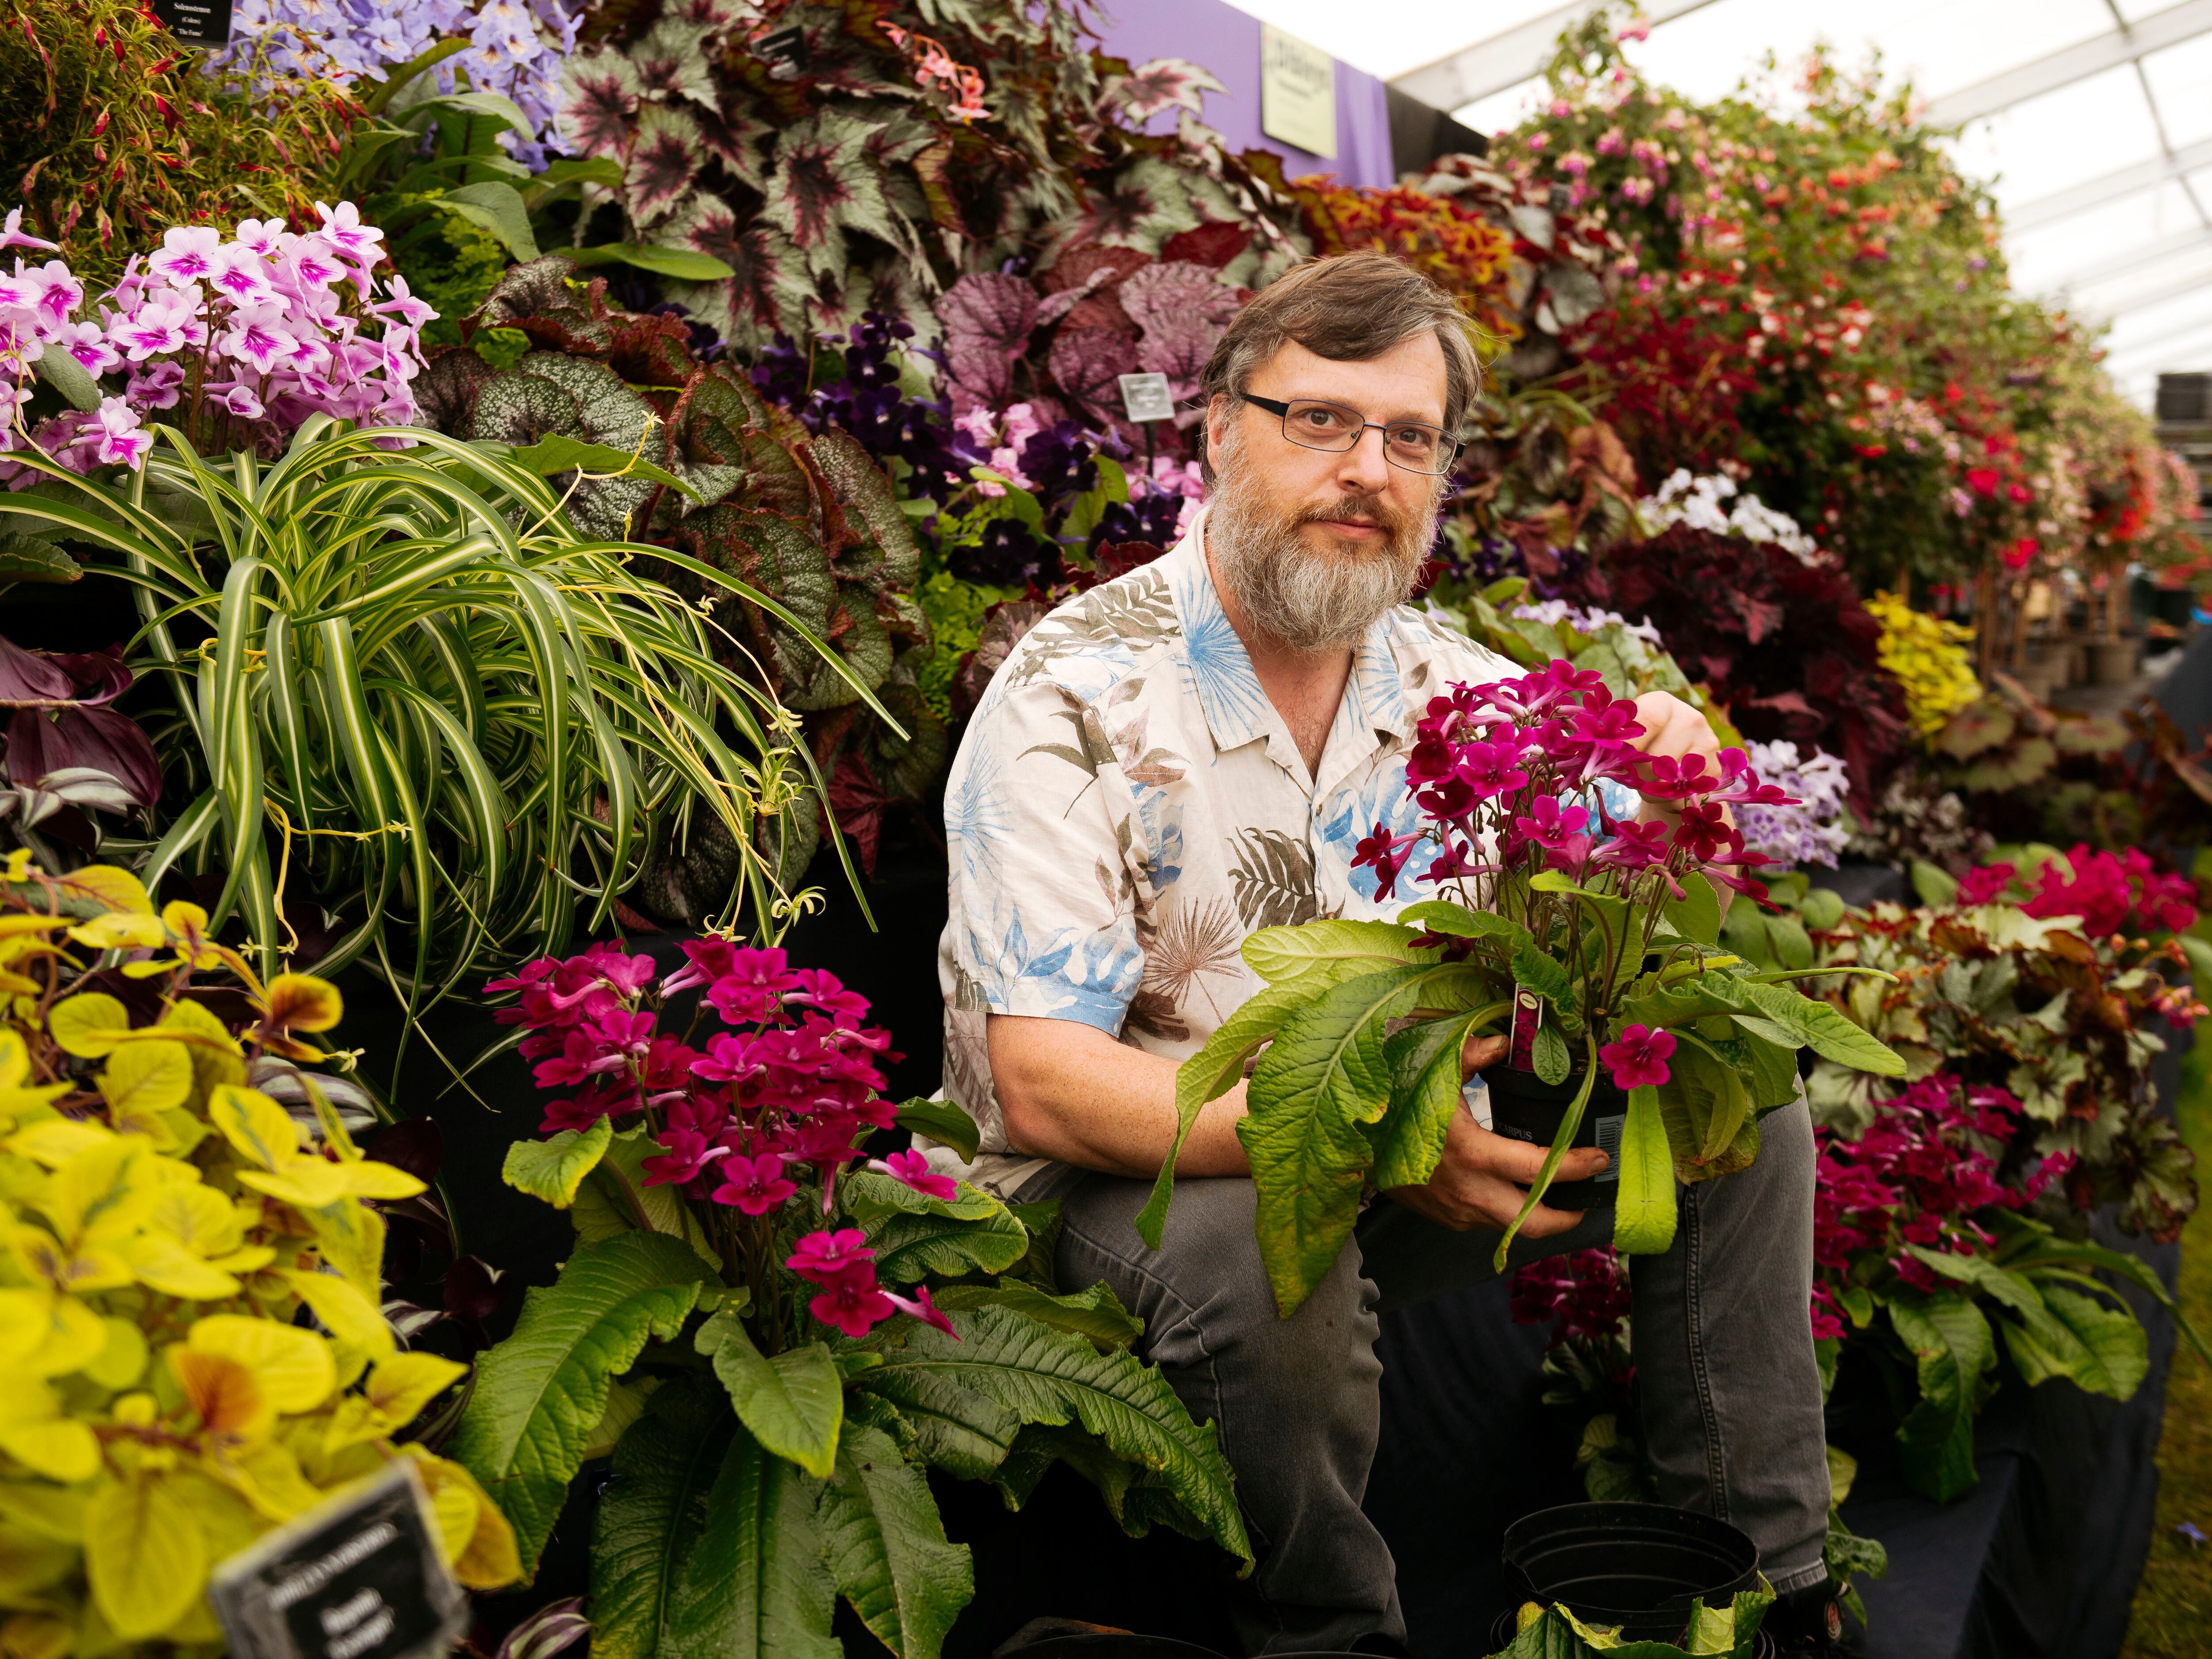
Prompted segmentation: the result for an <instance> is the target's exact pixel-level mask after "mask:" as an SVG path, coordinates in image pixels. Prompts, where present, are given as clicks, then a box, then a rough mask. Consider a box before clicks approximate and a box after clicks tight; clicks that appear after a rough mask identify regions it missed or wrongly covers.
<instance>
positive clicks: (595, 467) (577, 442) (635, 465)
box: [507, 433, 700, 501]
mask: <svg viewBox="0 0 2212 1659" xmlns="http://www.w3.org/2000/svg"><path fill="white" fill-rule="evenodd" d="M507 459H508V460H510V461H512V462H513V463H514V464H515V465H516V466H518V467H520V468H521V469H523V470H524V471H525V472H527V473H532V474H535V475H537V476H538V477H540V478H550V477H551V476H552V475H554V474H555V473H559V472H574V471H582V472H587V473H591V474H593V475H598V476H602V477H613V478H650V479H651V480H652V481H653V482H654V483H656V484H665V485H667V486H668V487H670V488H671V489H677V490H681V491H682V492H683V493H684V494H685V495H687V496H689V497H690V498H691V500H694V501H696V500H699V499H700V496H699V492H698V491H697V490H696V489H694V488H692V487H691V486H690V485H689V484H687V483H685V482H684V481H683V480H682V479H681V478H678V476H677V475H675V474H674V473H672V472H670V471H669V470H667V469H665V468H664V467H656V466H655V465H653V463H652V462H650V461H647V460H645V459H643V458H642V457H640V456H636V455H633V454H631V453H630V452H629V451H627V450H618V449H617V448H615V446H614V445H611V444H587V443H585V442H584V441H583V440H582V439H577V438H566V437H563V436H562V434H560V433H549V434H548V435H547V436H545V437H544V438H541V439H538V441H537V442H536V443H534V444H532V445H529V446H528V447H527V448H524V449H509V450H508V451H507Z"/></svg>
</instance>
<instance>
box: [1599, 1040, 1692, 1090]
mask: <svg viewBox="0 0 2212 1659" xmlns="http://www.w3.org/2000/svg"><path fill="white" fill-rule="evenodd" d="M1674 1046H1675V1044H1674V1032H1669V1031H1662V1030H1660V1029H1658V1028H1657V1027H1656V1026H1624V1027H1622V1029H1621V1033H1620V1038H1619V1039H1618V1040H1617V1041H1614V1042H1611V1043H1607V1044H1606V1045H1605V1046H1604V1047H1603V1048H1601V1049H1600V1050H1598V1051H1597V1057H1598V1058H1599V1059H1600V1060H1601V1061H1603V1062H1604V1063H1605V1064H1606V1067H1607V1069H1609V1070H1610V1071H1611V1072H1612V1073H1613V1082H1614V1084H1615V1085H1616V1086H1617V1087H1620V1088H1624V1089H1634V1088H1646V1087H1657V1086H1658V1085H1660V1084H1662V1083H1663V1082H1665V1081H1667V1079H1668V1075H1670V1074H1669V1073H1668V1069H1667V1060H1668V1056H1670V1055H1672V1054H1673V1053H1674Z"/></svg>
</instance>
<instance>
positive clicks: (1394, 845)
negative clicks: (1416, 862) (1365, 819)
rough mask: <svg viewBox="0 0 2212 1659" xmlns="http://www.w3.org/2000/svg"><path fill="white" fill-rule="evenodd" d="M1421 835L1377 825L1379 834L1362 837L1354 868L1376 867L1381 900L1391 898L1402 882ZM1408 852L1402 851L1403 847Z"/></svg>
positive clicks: (1354, 856) (1377, 894) (1356, 850)
mask: <svg viewBox="0 0 2212 1659" xmlns="http://www.w3.org/2000/svg"><path fill="white" fill-rule="evenodd" d="M1420 839H1421V838H1420V836H1419V834H1418V833H1416V834H1410V835H1393V834H1391V833H1390V826H1389V825H1388V824H1377V825H1376V826H1375V833H1374V834H1372V835H1368V836H1363V837H1361V838H1360V841H1359V845H1358V846H1357V847H1355V848H1354V849H1353V850H1352V869H1359V868H1360V867H1361V866H1362V865H1363V864H1372V865H1373V866H1374V867H1375V897H1376V899H1377V900H1378V901H1379V900H1381V899H1388V898H1389V896H1390V894H1391V893H1392V891H1393V890H1394V889H1395V887H1397V885H1398V872H1399V871H1401V870H1402V869H1405V867H1406V861H1407V859H1408V858H1411V857H1413V847H1414V845H1415V844H1416V843H1418V842H1419V840H1420ZM1401 848H1403V849H1404V851H1400V849H1401Z"/></svg>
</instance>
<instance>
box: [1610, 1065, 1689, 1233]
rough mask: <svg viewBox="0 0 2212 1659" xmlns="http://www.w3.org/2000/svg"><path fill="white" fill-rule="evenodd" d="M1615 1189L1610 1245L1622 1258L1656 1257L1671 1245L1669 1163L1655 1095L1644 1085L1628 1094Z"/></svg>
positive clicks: (1671, 1156)
mask: <svg viewBox="0 0 2212 1659" xmlns="http://www.w3.org/2000/svg"><path fill="white" fill-rule="evenodd" d="M1674 1221H1675V1199H1674V1154H1673V1153H1671V1152H1670V1151H1669V1150H1668V1145H1667V1125H1666V1123H1665V1121H1664V1120H1663V1119H1662V1117H1660V1114H1659V1096H1658V1092H1657V1091H1656V1089H1653V1088H1650V1087H1643V1088H1633V1089H1631V1090H1629V1092H1628V1121H1627V1122H1626V1123H1623V1124H1622V1125H1621V1126H1620V1193H1619V1194H1618V1196H1615V1198H1614V1200H1613V1248H1614V1249H1615V1250H1619V1251H1620V1253H1621V1254H1622V1255H1623V1256H1660V1255H1663V1254H1665V1252H1666V1251H1667V1250H1668V1249H1670V1248H1671V1247H1672V1246H1673V1244H1674Z"/></svg>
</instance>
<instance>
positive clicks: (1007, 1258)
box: [840, 1170, 1030, 1285]
mask: <svg viewBox="0 0 2212 1659" xmlns="http://www.w3.org/2000/svg"><path fill="white" fill-rule="evenodd" d="M840 1185H841V1187H842V1191H843V1193H844V1201H845V1205H846V1208H848V1209H849V1210H850V1211H851V1212H852V1214H853V1215H854V1218H855V1219H856V1220H859V1221H860V1224H861V1226H864V1227H865V1228H866V1229H867V1233H868V1244H869V1247H870V1248H871V1249H872V1250H874V1251H875V1253H876V1275H877V1276H878V1278H880V1279H882V1280H884V1281H885V1282H887V1283H890V1284H894V1285H904V1284H911V1283H913V1282H914V1281H915V1280H918V1279H923V1278H927V1276H929V1275H932V1274H936V1275H941V1276H943V1277H945V1278H951V1279H957V1278H959V1277H961V1276H962V1275H966V1274H970V1273H977V1272H981V1273H1003V1272H1005V1271H1006V1269H1007V1268H1011V1267H1012V1266H1013V1265H1014V1263H1015V1262H1018V1261H1020V1260H1021V1259H1022V1257H1023V1256H1025V1255H1027V1254H1028V1253H1029V1247H1030V1235H1029V1230H1028V1229H1027V1228H1026V1227H1024V1226H1022V1224H1021V1223H1020V1222H1019V1221H1018V1220H1016V1219H1015V1218H1014V1215H1013V1213H1012V1211H1011V1210H1009V1209H1008V1208H1006V1206H1005V1205H1004V1204H1002V1203H1000V1202H999V1201H998V1200H997V1199H995V1198H994V1197H992V1196H991V1195H990V1194H988V1193H987V1192H983V1191H980V1190H977V1189H976V1188H975V1187H971V1186H969V1185H968V1184H966V1183H965V1182H963V1183H962V1184H961V1185H960V1188H959V1190H958V1192H957V1195H956V1196H954V1197H953V1198H952V1199H951V1201H950V1202H947V1201H946V1200H944V1199H940V1198H932V1197H930V1196H928V1195H927V1194H926V1193H919V1192H916V1191H915V1190H914V1189H913V1188H912V1187H909V1186H908V1185H907V1184H905V1183H904V1182H903V1181H896V1180H893V1179H892V1178H890V1176H888V1175H879V1174H877V1173H875V1172H873V1171H869V1170H862V1171H860V1172H857V1173H855V1174H853V1175H848V1176H847V1177H846V1178H845V1179H844V1180H843V1181H842V1183H841V1184H840Z"/></svg>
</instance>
